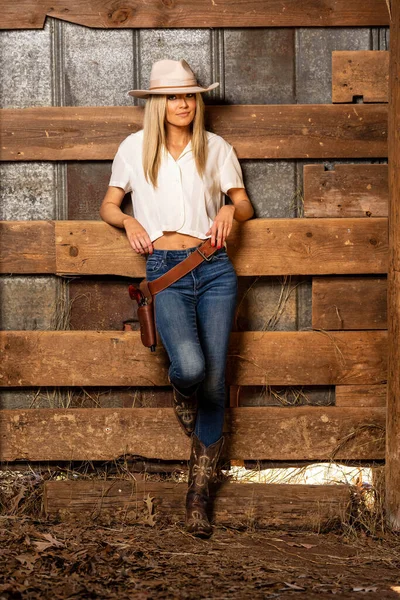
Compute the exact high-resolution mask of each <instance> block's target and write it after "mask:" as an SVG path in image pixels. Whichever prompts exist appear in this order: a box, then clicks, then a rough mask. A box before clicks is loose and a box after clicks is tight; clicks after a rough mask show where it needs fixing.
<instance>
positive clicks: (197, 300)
mask: <svg viewBox="0 0 400 600" xmlns="http://www.w3.org/2000/svg"><path fill="white" fill-rule="evenodd" d="M196 247H197V246H194V247H192V248H186V249H185V250H158V249H154V251H153V253H152V254H151V255H148V258H147V262H146V278H147V280H148V281H154V279H157V278H158V277H161V275H164V273H166V272H167V271H169V270H170V269H172V267H174V266H175V265H177V264H178V263H179V262H181V261H182V260H184V259H185V258H186V257H187V256H189V254H190V253H191V252H194V251H195V250H196ZM237 291H238V278H237V275H236V271H235V269H234V267H233V264H232V262H231V260H230V258H229V256H228V254H227V252H226V248H225V246H222V248H220V249H219V250H216V251H215V253H214V254H213V256H212V258H211V259H210V260H209V261H207V260H203V262H202V263H200V265H198V266H197V267H196V268H195V269H193V270H192V271H190V272H189V273H187V274H186V275H185V276H184V277H181V279H179V280H178V281H176V282H175V283H173V284H172V285H170V286H169V287H167V288H166V289H165V290H162V291H161V292H159V293H158V294H156V296H155V297H154V314H155V324H156V328H157V331H158V333H159V336H160V339H161V341H162V344H163V346H164V348H165V350H166V352H167V354H168V356H169V359H170V361H171V364H170V366H169V370H168V375H169V378H170V381H171V384H172V385H173V386H174V387H175V388H176V389H177V390H178V391H179V392H181V393H182V394H185V395H191V394H192V393H194V392H195V391H196V390H197V399H198V414H197V420H196V427H195V433H196V435H197V437H198V438H199V439H200V441H202V442H203V444H204V445H205V446H209V445H210V444H213V443H214V442H216V441H217V440H218V439H219V438H220V437H221V435H222V431H223V425H224V414H225V402H226V383H225V370H226V359H227V353H228V345H229V336H230V332H231V329H232V325H233V319H234V315H235V308H236V301H237Z"/></svg>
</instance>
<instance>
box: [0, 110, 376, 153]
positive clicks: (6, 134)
mask: <svg viewBox="0 0 400 600" xmlns="http://www.w3.org/2000/svg"><path fill="white" fill-rule="evenodd" d="M206 115H207V128H208V129H210V130H211V131H213V132H215V133H217V134H219V135H221V136H222V137H223V138H224V139H226V140H227V141H228V142H230V143H231V144H232V145H233V146H234V147H235V150H236V152H237V154H238V156H239V158H269V159H271V158H272V159H283V158H292V159H294V158H329V159H332V158H368V157H373V158H378V157H387V105H386V104H374V105H368V104H366V105H363V104H357V106H355V105H352V106H345V105H332V104H286V105H283V104H275V105H274V104H270V105H236V106H229V105H226V106H207V111H206ZM142 119H143V108H141V107H134V106H128V107H117V106H105V107H101V106H97V107H96V106H93V107H92V106H86V107H85V106H84V107H37V108H22V109H2V110H0V137H1V139H2V143H1V146H0V160H7V161H22V160H23V161H27V160H50V161H52V160H58V161H60V160H111V159H112V158H113V157H114V155H115V153H116V151H117V148H118V145H119V144H120V142H122V140H123V139H124V138H125V137H126V136H128V135H129V134H131V133H134V132H136V131H138V130H139V129H141V127H142Z"/></svg>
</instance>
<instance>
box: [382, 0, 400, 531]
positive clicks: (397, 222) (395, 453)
mask: <svg viewBox="0 0 400 600" xmlns="http://www.w3.org/2000/svg"><path fill="white" fill-rule="evenodd" d="M389 8H390V11H391V19H390V68H389V122H388V157H389V159H388V162H389V270H388V337H389V348H388V386H387V417H386V473H385V478H386V484H385V487H386V514H387V520H388V523H389V525H390V526H391V527H392V529H394V530H396V531H398V530H400V79H399V78H400V73H399V69H400V2H399V1H398V0H394V2H390V3H389Z"/></svg>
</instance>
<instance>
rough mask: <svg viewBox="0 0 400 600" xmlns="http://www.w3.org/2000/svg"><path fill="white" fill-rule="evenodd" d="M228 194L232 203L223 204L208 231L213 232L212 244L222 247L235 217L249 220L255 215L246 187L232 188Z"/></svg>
mask: <svg viewBox="0 0 400 600" xmlns="http://www.w3.org/2000/svg"><path fill="white" fill-rule="evenodd" d="M227 196H229V198H230V199H231V200H232V204H225V205H224V206H221V208H220V209H219V211H218V214H217V216H216V217H215V220H214V223H213V224H212V227H210V229H209V230H208V231H207V232H206V235H210V234H211V245H212V246H215V244H216V245H217V248H221V246H222V244H223V243H224V242H225V240H226V238H227V237H228V236H229V234H230V232H231V229H232V222H233V219H235V220H236V221H247V220H248V219H251V217H252V216H253V215H254V209H253V207H252V205H251V202H250V200H249V197H248V196H247V194H246V190H245V188H231V189H230V190H228V192H227Z"/></svg>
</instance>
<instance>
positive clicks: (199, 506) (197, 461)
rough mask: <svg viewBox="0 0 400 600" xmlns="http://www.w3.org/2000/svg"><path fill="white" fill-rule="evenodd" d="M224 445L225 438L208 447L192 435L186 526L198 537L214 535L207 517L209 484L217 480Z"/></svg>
mask: <svg viewBox="0 0 400 600" xmlns="http://www.w3.org/2000/svg"><path fill="white" fill-rule="evenodd" d="M223 444H224V437H223V436H221V437H220V438H219V440H217V441H216V442H214V443H213V444H211V445H210V446H207V447H206V446H204V444H203V443H202V442H201V441H200V440H199V438H198V437H197V435H196V434H195V433H193V434H192V448H191V454H190V462H189V477H188V492H187V496H186V520H185V526H186V530H187V531H188V532H189V533H192V534H193V535H195V536H197V537H202V538H208V537H210V535H211V533H212V527H211V525H210V522H209V520H208V516H207V507H208V504H209V497H210V488H209V484H210V483H211V482H212V481H213V480H214V478H215V475H216V468H217V463H218V459H219V457H220V454H221V450H222V446H223Z"/></svg>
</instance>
